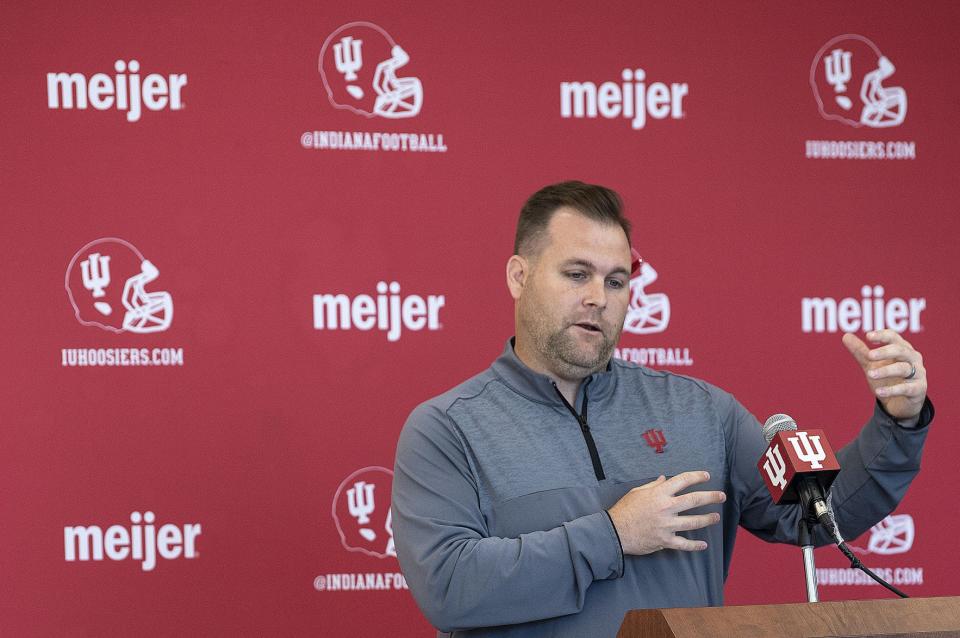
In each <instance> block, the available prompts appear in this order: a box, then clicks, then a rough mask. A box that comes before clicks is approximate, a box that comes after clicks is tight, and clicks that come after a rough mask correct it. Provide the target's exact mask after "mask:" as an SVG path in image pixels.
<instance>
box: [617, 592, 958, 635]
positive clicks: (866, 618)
mask: <svg viewBox="0 0 960 638" xmlns="http://www.w3.org/2000/svg"><path fill="white" fill-rule="evenodd" d="M726 636H731V637H736V638H740V637H741V636H743V637H748V636H757V637H769V638H827V637H829V638H852V637H853V636H857V637H861V636H876V637H878V638H893V637H894V636H896V637H898V638H902V637H905V636H916V637H918V638H919V637H922V638H946V637H947V636H951V637H954V638H957V637H960V597H951V598H907V599H890V600H847V601H842V602H833V603H801V604H794V605H744V606H741V607H736V606H734V607H692V608H677V609H635V610H633V611H629V612H627V615H626V616H625V617H624V620H623V624H622V625H621V626H620V632H619V633H618V634H617V638H693V637H698V638H699V637H703V638H708V637H709V638H717V637H726Z"/></svg>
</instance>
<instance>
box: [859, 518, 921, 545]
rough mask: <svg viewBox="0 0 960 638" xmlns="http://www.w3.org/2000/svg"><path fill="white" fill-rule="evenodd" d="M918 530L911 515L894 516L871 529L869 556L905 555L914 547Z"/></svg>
mask: <svg viewBox="0 0 960 638" xmlns="http://www.w3.org/2000/svg"><path fill="white" fill-rule="evenodd" d="M915 533H916V529H915V527H914V525H913V517H912V516H910V515H909V514H894V515H892V516H887V517H886V518H885V519H883V520H882V521H880V522H879V523H877V524H876V525H874V526H873V527H871V528H870V541H869V542H868V543H867V549H866V553H867V554H903V553H905V552H908V551H910V548H911V547H913V537H914V535H915Z"/></svg>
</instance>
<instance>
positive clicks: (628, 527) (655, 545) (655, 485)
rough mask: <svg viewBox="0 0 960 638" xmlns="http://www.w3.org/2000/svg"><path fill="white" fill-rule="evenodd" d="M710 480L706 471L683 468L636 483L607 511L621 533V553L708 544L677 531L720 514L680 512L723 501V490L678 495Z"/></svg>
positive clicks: (692, 548) (707, 522)
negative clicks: (642, 483) (671, 476)
mask: <svg viewBox="0 0 960 638" xmlns="http://www.w3.org/2000/svg"><path fill="white" fill-rule="evenodd" d="M708 480H710V475H709V474H708V473H707V472H683V473H682V474H677V475H676V476H674V477H673V478H670V479H667V478H665V477H664V476H660V478H658V479H657V480H655V481H652V482H650V483H647V484H646V485H641V486H640V487H635V488H633V489H632V490H630V491H629V492H627V493H626V494H624V496H623V498H621V499H620V500H619V501H617V502H616V504H614V506H613V507H611V508H610V509H609V510H608V511H609V513H610V519H611V520H612V521H613V526H614V527H615V528H616V529H617V534H619V536H620V544H621V545H623V553H624V554H632V555H634V556H640V555H643V554H651V553H653V552H658V551H660V550H662V549H678V550H681V551H685V552H697V551H702V550H705V549H706V548H707V543H706V542H704V541H699V540H697V541H694V540H690V539H688V538H684V537H683V536H680V535H678V534H677V533H676V532H682V531H688V530H693V529H700V528H703V527H706V526H707V525H714V524H716V523H719V522H720V514H717V513H716V512H714V513H710V514H691V515H687V516H680V515H679V514H680V512H685V511H687V510H689V509H693V508H696V507H703V506H704V505H711V504H713V503H723V502H724V501H725V500H727V497H726V494H724V493H723V492H690V493H687V494H681V495H679V496H677V493H678V492H682V491H683V490H685V489H687V488H688V487H690V486H692V485H696V484H698V483H703V482H705V481H708Z"/></svg>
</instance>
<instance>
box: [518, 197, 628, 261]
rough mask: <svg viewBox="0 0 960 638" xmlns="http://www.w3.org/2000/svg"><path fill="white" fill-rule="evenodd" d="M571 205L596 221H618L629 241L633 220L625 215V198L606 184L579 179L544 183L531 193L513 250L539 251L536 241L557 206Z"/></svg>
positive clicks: (522, 215) (611, 222)
mask: <svg viewBox="0 0 960 638" xmlns="http://www.w3.org/2000/svg"><path fill="white" fill-rule="evenodd" d="M564 206H568V207H570V208H572V209H574V210H576V211H577V212H578V213H580V214H582V215H584V216H585V217H588V218H590V219H593V220H595V221H599V222H604V223H609V224H619V225H620V228H622V229H623V232H624V233H625V234H626V236H627V243H630V221H629V220H628V219H627V218H625V217H624V216H623V202H622V201H621V200H620V196H619V195H617V193H616V192H615V191H613V190H611V189H609V188H606V187H605V186H598V185H597V184H585V183H583V182H578V181H569V182H560V183H559V184H551V185H550V186H544V187H543V188H541V189H540V190H538V191H537V192H536V193H534V194H533V195H531V196H530V199H528V200H527V201H526V203H525V204H524V205H523V208H521V209H520V219H519V220H518V221H517V235H516V238H515V239H514V242H513V252H514V254H515V255H519V254H520V251H521V250H523V251H524V252H525V253H528V254H529V253H530V252H531V251H536V250H537V249H535V248H534V247H533V245H534V244H535V243H536V242H537V240H538V239H540V238H541V237H542V236H543V234H544V232H545V231H546V230H547V225H548V224H549V223H550V219H551V218H552V217H553V214H554V213H555V212H557V210H558V209H560V208H563V207H564Z"/></svg>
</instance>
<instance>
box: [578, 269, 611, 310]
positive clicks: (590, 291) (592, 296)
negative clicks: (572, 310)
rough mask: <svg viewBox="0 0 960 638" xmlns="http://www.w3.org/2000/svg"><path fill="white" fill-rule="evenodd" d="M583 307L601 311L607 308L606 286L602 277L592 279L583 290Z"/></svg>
mask: <svg viewBox="0 0 960 638" xmlns="http://www.w3.org/2000/svg"><path fill="white" fill-rule="evenodd" d="M583 305H585V306H593V307H595V308H599V309H600V310H603V309H604V308H606V307H607V286H606V282H605V281H604V280H603V277H593V278H591V279H590V283H589V284H587V285H586V286H584V288H583Z"/></svg>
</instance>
